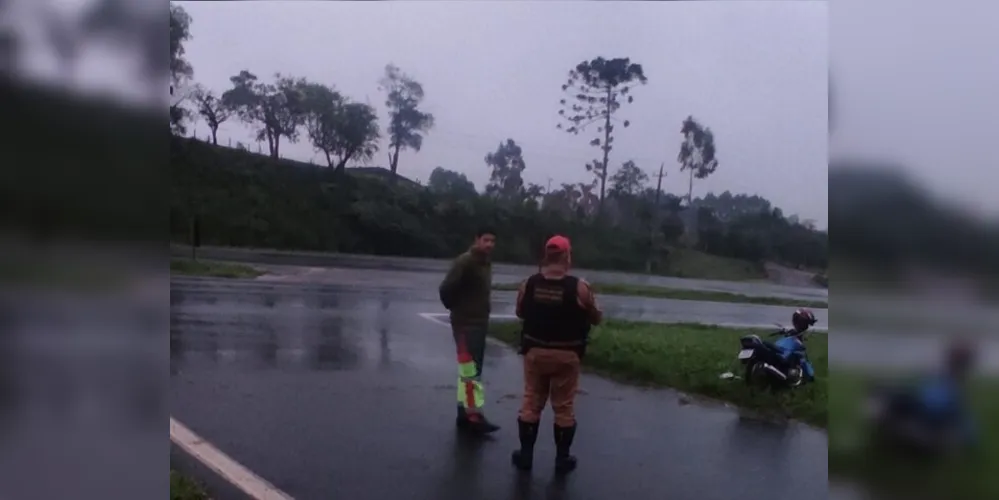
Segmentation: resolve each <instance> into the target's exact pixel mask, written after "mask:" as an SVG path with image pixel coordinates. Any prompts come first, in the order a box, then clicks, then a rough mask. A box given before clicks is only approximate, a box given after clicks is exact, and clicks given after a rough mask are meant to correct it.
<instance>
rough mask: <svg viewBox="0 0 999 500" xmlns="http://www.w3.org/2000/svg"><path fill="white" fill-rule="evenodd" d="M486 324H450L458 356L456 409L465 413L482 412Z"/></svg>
mask: <svg viewBox="0 0 999 500" xmlns="http://www.w3.org/2000/svg"><path fill="white" fill-rule="evenodd" d="M486 328H487V326H486V325H465V324H453V323H452V325H451V333H452V334H453V335H454V346H455V351H456V353H457V356H458V409H459V411H460V412H464V414H465V415H468V416H472V415H477V414H481V413H482V406H483V405H484V404H485V390H484V388H483V386H482V358H483V357H484V356H485V353H486Z"/></svg>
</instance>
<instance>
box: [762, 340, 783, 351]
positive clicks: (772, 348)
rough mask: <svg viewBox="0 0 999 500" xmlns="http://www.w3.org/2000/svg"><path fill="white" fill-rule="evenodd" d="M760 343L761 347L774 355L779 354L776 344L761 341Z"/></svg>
mask: <svg viewBox="0 0 999 500" xmlns="http://www.w3.org/2000/svg"><path fill="white" fill-rule="evenodd" d="M760 343H761V344H762V345H763V347H766V348H767V349H770V350H771V351H773V352H774V353H775V354H781V350H780V347H777V344H774V343H773V342H770V341H768V340H761V341H760Z"/></svg>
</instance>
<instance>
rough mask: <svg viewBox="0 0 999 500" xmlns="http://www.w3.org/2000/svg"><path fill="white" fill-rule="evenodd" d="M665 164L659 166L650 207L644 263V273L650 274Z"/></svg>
mask: <svg viewBox="0 0 999 500" xmlns="http://www.w3.org/2000/svg"><path fill="white" fill-rule="evenodd" d="M664 167H666V162H662V164H660V165H659V181H658V182H657V183H656V203H655V205H654V206H653V207H652V217H649V258H648V259H646V261H645V272H646V273H650V274H651V273H652V260H653V258H654V257H655V254H656V237H655V236H656V228H657V227H659V212H660V208H659V198H660V196H662V193H663V176H664V175H666V174H665V173H664V171H663V169H664Z"/></svg>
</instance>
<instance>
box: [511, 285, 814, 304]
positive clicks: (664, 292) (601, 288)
mask: <svg viewBox="0 0 999 500" xmlns="http://www.w3.org/2000/svg"><path fill="white" fill-rule="evenodd" d="M590 285H591V286H592V287H593V290H594V291H596V292H597V293H599V294H607V295H634V296H638V297H652V298H659V299H674V300H703V301H707V302H733V303H737V304H763V305H771V306H792V307H814V308H827V307H829V304H828V303H826V302H821V301H817V300H795V299H785V298H781V297H754V296H751V295H742V294H739V293H729V292H713V291H707V290H683V289H679V288H666V287H661V286H648V285H630V284H626V283H591V284H590ZM518 286H519V284H517V283H499V284H496V285H493V289H494V290H505V291H509V290H516V289H517V287H518Z"/></svg>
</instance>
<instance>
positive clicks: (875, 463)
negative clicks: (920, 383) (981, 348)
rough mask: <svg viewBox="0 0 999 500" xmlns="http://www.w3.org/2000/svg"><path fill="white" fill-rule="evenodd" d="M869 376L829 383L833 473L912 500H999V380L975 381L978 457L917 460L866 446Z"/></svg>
mask: <svg viewBox="0 0 999 500" xmlns="http://www.w3.org/2000/svg"><path fill="white" fill-rule="evenodd" d="M871 380H874V377H873V376H871V375H869V374H864V373H859V372H853V371H845V370H833V371H832V372H831V375H830V382H829V386H830V389H829V475H830V476H834V477H835V476H840V477H847V478H851V479H854V480H856V481H858V482H861V483H863V484H866V485H868V486H869V487H871V488H872V489H875V490H877V491H878V492H880V493H883V494H886V495H897V498H905V499H911V500H922V499H948V500H960V499H969V500H970V499H984V498H999V380H997V379H994V378H993V379H980V380H977V381H976V382H975V385H974V388H973V392H972V397H971V401H972V404H973V405H974V407H975V408H974V411H975V414H976V415H975V416H976V418H977V420H978V424H979V425H980V426H981V428H980V431H981V433H982V443H983V446H982V449H981V450H980V451H979V453H978V454H977V455H969V456H966V457H960V458H953V459H950V460H946V461H938V462H927V461H916V460H914V459H913V458H912V457H903V456H898V455H888V454H887V453H886V452H884V451H878V450H875V449H872V448H870V447H868V446H867V440H866V438H865V436H866V431H867V429H866V428H865V425H864V422H863V419H862V418H861V414H860V404H861V403H862V401H863V396H864V390H865V387H866V386H867V384H868V383H869V382H870V381H871Z"/></svg>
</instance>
